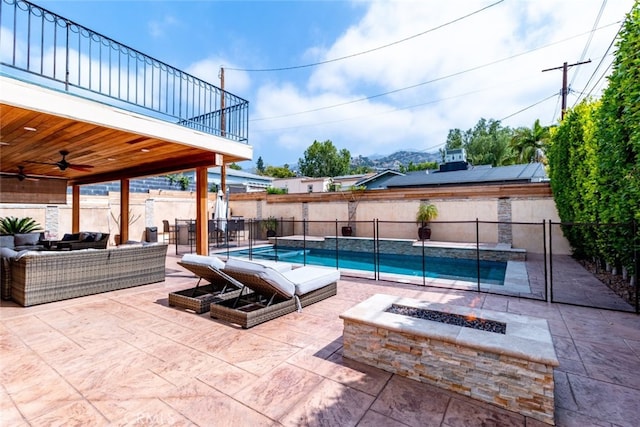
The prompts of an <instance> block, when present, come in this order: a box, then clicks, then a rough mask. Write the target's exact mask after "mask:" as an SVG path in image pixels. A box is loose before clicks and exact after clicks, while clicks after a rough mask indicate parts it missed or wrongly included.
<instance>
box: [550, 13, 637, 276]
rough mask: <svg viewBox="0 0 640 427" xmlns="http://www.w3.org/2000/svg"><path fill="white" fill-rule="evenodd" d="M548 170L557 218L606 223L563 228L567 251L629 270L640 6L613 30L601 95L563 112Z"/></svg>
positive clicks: (632, 237)
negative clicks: (613, 42)
mask: <svg viewBox="0 0 640 427" xmlns="http://www.w3.org/2000/svg"><path fill="white" fill-rule="evenodd" d="M549 167H550V171H549V174H550V177H551V186H552V189H553V193H554V198H555V200H556V205H557V207H558V213H559V215H560V218H561V220H562V221H563V222H586V223H594V222H598V223H605V224H610V225H609V226H606V227H597V228H596V227H567V228H565V232H566V235H567V238H568V239H569V241H570V243H571V245H572V246H573V248H574V252H575V253H576V254H577V255H581V256H595V257H600V258H604V259H605V260H606V261H607V262H609V263H612V264H615V265H619V266H622V267H626V268H627V269H628V270H630V271H631V272H633V271H634V265H633V262H632V261H633V247H634V245H636V246H637V245H638V244H640V236H638V234H637V233H635V234H634V230H633V228H632V227H631V226H630V224H631V223H632V222H633V221H634V220H635V221H636V222H640V3H638V2H636V3H635V5H634V7H633V9H632V11H631V12H630V13H629V15H628V16H627V19H626V21H625V23H624V25H623V28H622V30H621V32H620V35H619V39H618V42H617V51H616V55H615V60H614V63H613V71H612V74H611V76H610V77H609V85H608V87H607V89H606V90H605V91H604V93H603V95H602V99H601V100H600V101H599V102H592V101H585V102H583V103H582V104H580V105H578V106H577V107H576V108H574V109H573V110H571V111H569V112H568V113H567V114H566V115H565V119H564V120H563V121H562V123H561V124H560V125H559V126H558V128H557V129H556V131H555V132H554V133H553V135H552V139H551V147H550V151H549Z"/></svg>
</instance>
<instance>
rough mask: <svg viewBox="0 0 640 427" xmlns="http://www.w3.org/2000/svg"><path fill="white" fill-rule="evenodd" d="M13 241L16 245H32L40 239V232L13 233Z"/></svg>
mask: <svg viewBox="0 0 640 427" xmlns="http://www.w3.org/2000/svg"><path fill="white" fill-rule="evenodd" d="M14 241H15V245H16V246H33V245H37V244H38V242H39V241H40V233H25V234H15V235H14Z"/></svg>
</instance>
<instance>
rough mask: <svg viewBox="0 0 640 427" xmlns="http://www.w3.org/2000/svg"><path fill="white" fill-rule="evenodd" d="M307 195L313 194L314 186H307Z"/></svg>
mask: <svg viewBox="0 0 640 427" xmlns="http://www.w3.org/2000/svg"><path fill="white" fill-rule="evenodd" d="M307 193H313V184H307Z"/></svg>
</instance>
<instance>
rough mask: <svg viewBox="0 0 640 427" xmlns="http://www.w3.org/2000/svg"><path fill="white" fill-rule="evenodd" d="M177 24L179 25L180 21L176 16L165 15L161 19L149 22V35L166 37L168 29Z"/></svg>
mask: <svg viewBox="0 0 640 427" xmlns="http://www.w3.org/2000/svg"><path fill="white" fill-rule="evenodd" d="M176 25H179V21H178V20H177V19H176V18H175V17H173V16H171V15H165V16H164V17H163V18H162V20H161V21H149V22H147V29H148V31H149V35H151V37H152V38H154V39H157V38H161V37H164V35H165V34H166V32H167V30H168V29H169V28H170V27H173V26H176Z"/></svg>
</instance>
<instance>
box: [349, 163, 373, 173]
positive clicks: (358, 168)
mask: <svg viewBox="0 0 640 427" xmlns="http://www.w3.org/2000/svg"><path fill="white" fill-rule="evenodd" d="M371 172H374V169H373V168H372V167H370V166H365V165H360V166H356V167H352V168H351V170H349V173H350V174H352V175H362V174H365V173H371Z"/></svg>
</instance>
